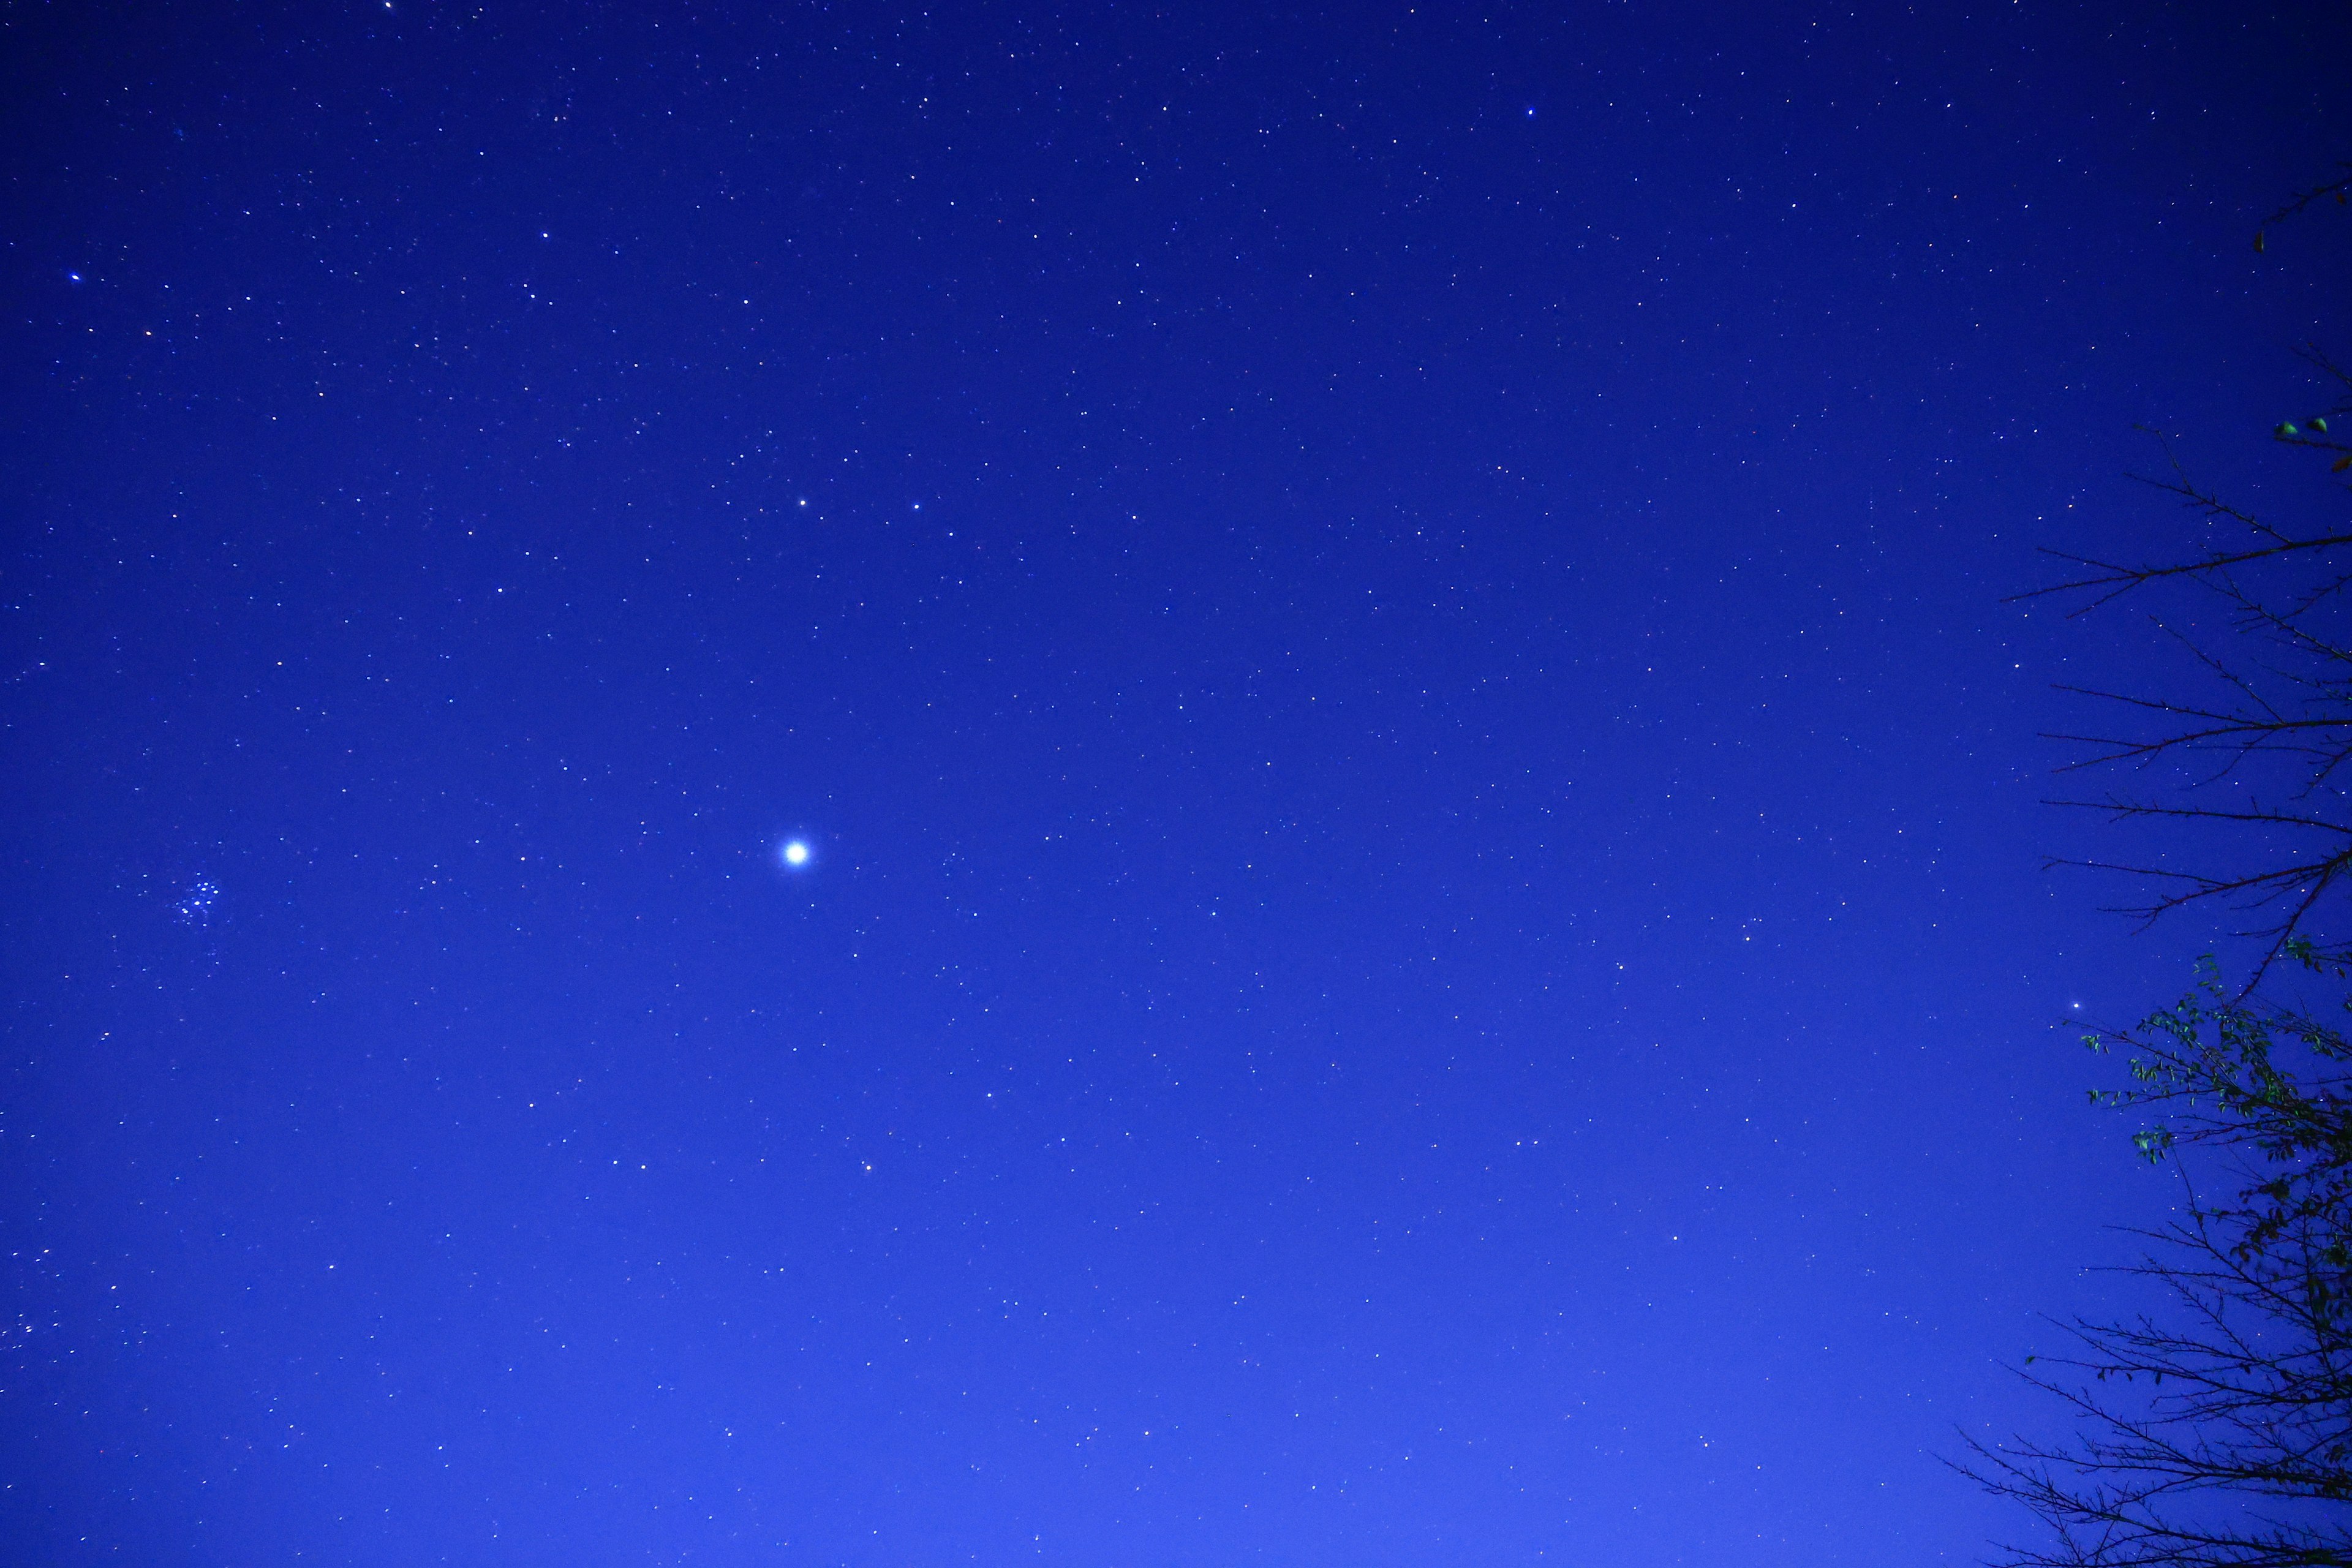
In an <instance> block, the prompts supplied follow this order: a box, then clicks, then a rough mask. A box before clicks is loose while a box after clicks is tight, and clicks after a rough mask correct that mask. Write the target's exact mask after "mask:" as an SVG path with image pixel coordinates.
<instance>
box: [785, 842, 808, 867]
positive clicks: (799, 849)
mask: <svg viewBox="0 0 2352 1568" xmlns="http://www.w3.org/2000/svg"><path fill="white" fill-rule="evenodd" d="M808 858H809V847H808V846H807V845H805V844H803V843H802V842H801V841H800V840H799V839H797V838H795V839H793V841H792V842H791V843H789V844H787V845H785V846H784V864H785V865H787V866H805V865H807V864H808Z"/></svg>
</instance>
